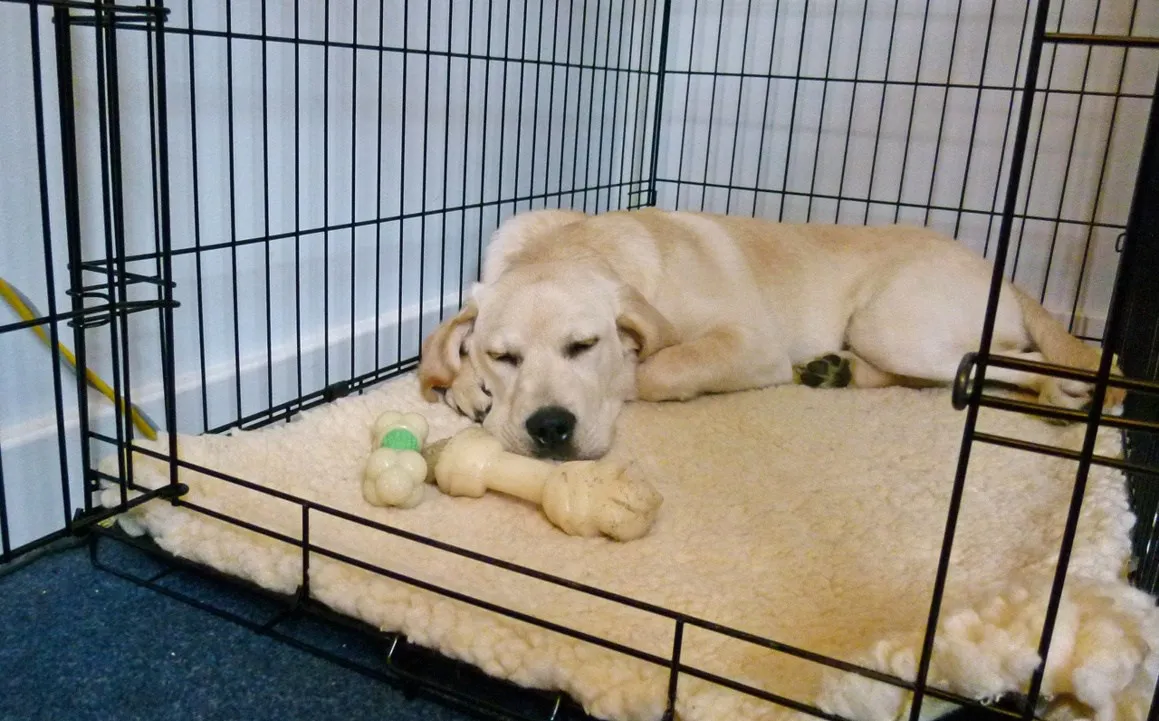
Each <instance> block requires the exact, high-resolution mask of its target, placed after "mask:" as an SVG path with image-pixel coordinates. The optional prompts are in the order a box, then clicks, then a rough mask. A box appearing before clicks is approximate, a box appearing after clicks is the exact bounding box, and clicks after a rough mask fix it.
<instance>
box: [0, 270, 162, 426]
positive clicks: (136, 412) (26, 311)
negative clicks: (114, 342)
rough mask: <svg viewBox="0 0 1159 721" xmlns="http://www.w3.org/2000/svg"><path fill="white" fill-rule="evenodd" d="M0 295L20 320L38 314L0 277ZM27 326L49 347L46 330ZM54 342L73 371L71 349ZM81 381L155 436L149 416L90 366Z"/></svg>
mask: <svg viewBox="0 0 1159 721" xmlns="http://www.w3.org/2000/svg"><path fill="white" fill-rule="evenodd" d="M0 297H3V298H4V300H5V301H7V302H8V305H9V306H11V307H12V310H14V311H15V312H16V315H18V316H19V317H20V319H21V320H26V321H33V320H36V319H37V318H39V317H41V314H40V311H39V310H37V308H36V306H35V305H33V304H32V301H30V300H29V299H28V297H27V296H25V295H24V294H23V293H21V292H20V291H19V290H18V289H17V288H16V287H15V286H14V285H12V284H11V283H9V282H8V281H6V280H4V279H3V278H0ZM30 328H31V330H32V332H33V333H35V334H36V337H37V338H40V340H42V341H43V342H44V344H45V345H46V346H48V347H49V349H52V339H51V338H49V335H48V332H47V331H45V330H44V325H43V324H37V325H33V326H30ZM56 345H57V347H56V349H55V350H56V353H57V354H58V355H59V356H60V357H61V358H63V359H64V361H65V363H67V364H68V367H69V368H71V369H72V371H73V373H77V372H78V371H77V367H76V356H75V355H73V352H72V351H71V350H69V348H68V346H66V345H65V344H64V343H60V342H58V343H57V344H56ZM85 381H87V382H88V384H89V385H90V386H92V387H93V388H96V389H97V391H99V392H100V393H101V395H103V396H104V397H106V398H108V399H109V400H110V401H112V402H113V405H115V406H116V407H117V408H119V409H121V412H122V413H124V414H125V415H127V416H128V417H129V418H130V419H131V420H132V423H133V425H134V426H136V428H137V430H138V431H140V432H141V434H142V435H144V436H145V437H146V438H148V439H149V440H151V441H152V440H156V439H157V426H156V424H154V423H153V422H152V420H150V419H149V416H148V415H146V414H145V412H144V411H142V410H140V409H139V408H137V406H136V405H135V404H128V405H127V404H126V403H125V401H124V399H123V398H121V397H119V396H118V395H117V393H116V391H114V390H113V389H112V388H111V387H110V386H109V384H108V383H105V381H104V380H102V379H101V377H100V376H99V375H97V374H96V373H95V372H93V369H92V368H86V369H85Z"/></svg>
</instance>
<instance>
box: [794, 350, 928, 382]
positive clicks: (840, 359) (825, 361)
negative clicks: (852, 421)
mask: <svg viewBox="0 0 1159 721" xmlns="http://www.w3.org/2000/svg"><path fill="white" fill-rule="evenodd" d="M793 379H794V380H795V381H796V382H797V383H799V384H801V385H804V386H809V387H810V388H885V387H887V386H913V385H916V384H920V382H916V381H915V380H914V379H912V378H906V377H904V376H899V375H895V374H893V373H888V372H886V371H883V370H881V369H880V368H878V367H877V366H875V365H873V364H872V363H870V362H869V361H867V360H865V359H864V358H862V357H860V356H858V355H857V354H856V353H853V352H851V351H837V352H834V353H826V354H825V355H822V356H817V357H816V358H814V359H813V360H811V361H809V362H808V363H800V364H798V365H795V366H793Z"/></svg>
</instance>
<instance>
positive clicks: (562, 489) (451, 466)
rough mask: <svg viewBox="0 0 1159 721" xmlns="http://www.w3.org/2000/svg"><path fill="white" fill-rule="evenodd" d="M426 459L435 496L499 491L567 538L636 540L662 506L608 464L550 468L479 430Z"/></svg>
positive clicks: (646, 487) (649, 490) (644, 485)
mask: <svg viewBox="0 0 1159 721" xmlns="http://www.w3.org/2000/svg"><path fill="white" fill-rule="evenodd" d="M427 459H428V461H430V463H431V465H433V467H434V477H435V482H436V483H438V486H439V490H441V491H442V492H443V493H446V494H447V495H451V496H469V497H472V498H478V497H479V496H482V495H483V494H484V493H485V492H486V491H488V490H492V491H499V492H501V493H506V494H509V495H512V496H516V497H518V498H522V499H524V500H526V501H530V502H532V503H534V504H536V505H539V506H542V508H543V513H544V515H546V516H547V519H548V520H549V521H551V522H552V523H553V524H555V525H556V526H558V527H559V528H560V529H561V530H562V531H563V532H565V533H568V534H571V535H573V536H597V535H600V534H603V535H605V536H608V537H610V538H613V539H615V540H617V541H631V540H634V539H637V538H640V537H641V536H643V535H644V534H646V533H647V532H648V529H650V528H651V527H652V523H653V521H655V519H656V513H657V511H658V510H659V508H660V504H661V502H662V501H663V498H661V496H660V494H659V493H658V492H657V491H656V489H654V488H653V487H652V486H651V484H649V483H648V482H646V481H643V480H641V479H638V478H632V477H630V476H629V474H628V469H627V468H625V467H624V466H622V465H619V464H616V463H613V462H609V461H570V462H567V463H561V464H558V465H556V464H553V463H551V462H548V461H540V460H536V459H533V458H526V457H524V456H520V455H517V454H515V453H509V452H507V451H504V450H503V446H502V445H501V444H500V443H499V441H498V440H496V439H495V438H493V437H492V436H491V435H490V434H489V433H487V432H486V431H484V430H483V429H481V428H477V427H472V428H467V429H466V430H463V431H460V432H459V433H458V434H456V435H455V436H454V437H452V438H451V439H450V440H448V441H446V442H445V445H444V444H443V442H440V443H438V444H435V445H433V446H431V448H430V449H428V451H427Z"/></svg>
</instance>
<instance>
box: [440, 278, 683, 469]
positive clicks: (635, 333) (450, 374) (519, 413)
mask: <svg viewBox="0 0 1159 721" xmlns="http://www.w3.org/2000/svg"><path fill="white" fill-rule="evenodd" d="M673 335H674V331H673V330H672V326H671V325H670V324H669V323H668V321H667V320H665V319H664V318H663V316H661V315H660V313H659V312H657V310H656V309H655V308H654V307H652V305H651V304H649V303H648V301H647V300H645V299H644V297H643V296H642V295H641V294H640V293H639V292H637V291H636V290H635V289H633V288H631V287H629V286H627V285H625V284H624V283H623V282H622V281H620V280H619V279H618V278H617V277H616V276H615V275H614V274H613V273H612V272H610V271H609V270H607V269H605V268H602V267H600V266H599V264H596V263H575V262H559V261H553V262H547V263H540V264H536V265H530V266H521V267H517V268H513V269H511V270H510V271H508V272H507V273H505V274H503V275H502V276H501V277H500V278H499V279H498V280H496V281H495V282H494V283H493V284H491V285H490V286H487V287H479V288H477V289H476V292H475V293H474V298H472V300H471V301H470V302H469V303H468V304H467V305H466V306H465V307H464V308H463V310H462V311H460V312H459V314H458V315H456V316H455V317H454V318H452V319H450V320H448V321H447V322H445V323H444V324H443V325H442V326H440V327H439V328H438V329H437V330H436V331H435V332H434V333H432V334H431V335H430V336H429V337H428V338H427V340H426V342H425V343H424V345H423V362H422V365H421V366H420V370H419V376H420V381H421V383H422V386H423V390H424V393H425V394H426V395H427V397H428V399H433V398H432V397H433V396H434V393H433V391H435V390H437V389H446V388H448V387H450V385H451V384H452V383H453V381H454V379H455V377H456V374H457V372H458V370H459V368H460V367H461V364H462V363H463V362H464V361H465V360H468V359H469V361H470V363H471V364H472V365H473V366H474V369H475V373H476V374H477V375H478V377H479V380H480V381H481V382H482V383H483V384H484V386H485V387H486V388H487V389H488V391H489V392H490V394H491V410H490V412H489V413H488V414H487V417H486V419H484V421H483V427H484V428H486V429H487V431H488V432H490V433H491V434H492V435H494V436H495V437H496V438H498V439H499V440H500V441H501V442H502V443H503V445H504V447H505V448H507V449H508V450H510V451H513V452H515V453H521V454H523V455H528V456H538V457H544V458H555V459H565V460H570V459H586V458H598V457H600V456H602V455H603V454H604V453H606V452H607V450H608V448H609V447H610V446H611V443H612V437H613V435H614V432H615V422H616V418H617V416H618V415H619V412H620V408H621V407H622V405H623V402H624V401H625V400H629V399H631V398H633V397H635V393H636V379H635V371H636V364H637V363H638V361H639V360H641V359H643V358H646V357H647V356H649V355H651V354H652V353H655V352H656V351H658V350H660V349H661V348H663V347H664V346H666V345H669V344H671V342H672V339H673ZM464 355H465V356H466V357H465V358H464Z"/></svg>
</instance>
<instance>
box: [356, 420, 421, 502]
mask: <svg viewBox="0 0 1159 721" xmlns="http://www.w3.org/2000/svg"><path fill="white" fill-rule="evenodd" d="M427 430H428V429H427V421H426V419H425V418H423V417H422V416H420V415H418V414H417V413H398V412H397V411H387V412H386V413H383V414H382V415H381V416H379V417H378V420H376V421H375V422H374V427H373V429H372V430H371V438H372V440H373V442H374V450H373V451H372V452H371V454H370V457H369V458H367V459H366V467H365V469H364V470H363V474H362V497H363V498H365V499H366V502H367V503H370V504H371V505H374V506H397V507H399V508H413V507H415V506H417V505H418V504H420V503H422V500H423V486H424V484H425V483H426V478H427V462H426V459H425V458H423V456H422V454H421V452H420V451H421V450H422V447H423V443H424V442H425V441H426V439H427Z"/></svg>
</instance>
